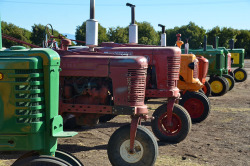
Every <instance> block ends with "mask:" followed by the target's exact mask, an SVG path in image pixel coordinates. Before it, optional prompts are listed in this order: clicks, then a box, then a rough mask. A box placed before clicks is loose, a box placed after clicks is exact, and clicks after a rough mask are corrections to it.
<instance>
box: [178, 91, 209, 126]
mask: <svg viewBox="0 0 250 166" xmlns="http://www.w3.org/2000/svg"><path fill="white" fill-rule="evenodd" d="M179 104H180V105H181V106H183V107H184V108H185V109H186V110H187V111H188V113H189V115H190V117H191V120H192V122H194V123H199V122H201V121H203V120H205V119H206V118H207V117H208V115H209V113H210V102H209V99H208V98H207V96H206V95H204V94H202V93H200V92H186V93H185V94H184V95H183V96H182V99H181V100H180V102H179Z"/></svg>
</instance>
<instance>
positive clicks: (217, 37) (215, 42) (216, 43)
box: [214, 36, 219, 49]
mask: <svg viewBox="0 0 250 166" xmlns="http://www.w3.org/2000/svg"><path fill="white" fill-rule="evenodd" d="M218 47H219V36H215V40H214V49H217V48H218Z"/></svg>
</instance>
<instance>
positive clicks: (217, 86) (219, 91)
mask: <svg viewBox="0 0 250 166" xmlns="http://www.w3.org/2000/svg"><path fill="white" fill-rule="evenodd" d="M208 82H209V83H210V86H211V95H212V96H222V95H224V94H225V93H227V91H228V89H229V83H228V81H227V80H226V79H225V78H223V77H220V76H215V77H211V78H210V79H209V81H208Z"/></svg>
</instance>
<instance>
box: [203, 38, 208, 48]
mask: <svg viewBox="0 0 250 166" xmlns="http://www.w3.org/2000/svg"><path fill="white" fill-rule="evenodd" d="M203 50H204V51H207V36H206V35H205V36H204V44H203Z"/></svg>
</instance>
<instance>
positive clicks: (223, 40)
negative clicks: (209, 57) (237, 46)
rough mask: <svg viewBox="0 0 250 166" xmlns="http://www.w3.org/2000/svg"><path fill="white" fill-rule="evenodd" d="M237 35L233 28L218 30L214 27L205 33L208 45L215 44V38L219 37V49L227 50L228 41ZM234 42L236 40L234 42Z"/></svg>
mask: <svg viewBox="0 0 250 166" xmlns="http://www.w3.org/2000/svg"><path fill="white" fill-rule="evenodd" d="M238 34H239V31H238V30H235V29H233V28H226V27H223V28H221V29H220V28H219V27H218V26H216V27H214V28H213V29H211V30H209V31H208V32H207V35H208V40H207V42H208V44H210V45H214V44H215V37H216V36H218V37H219V47H226V48H229V40H230V39H236V36H237V35H238ZM235 41H236V40H235Z"/></svg>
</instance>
